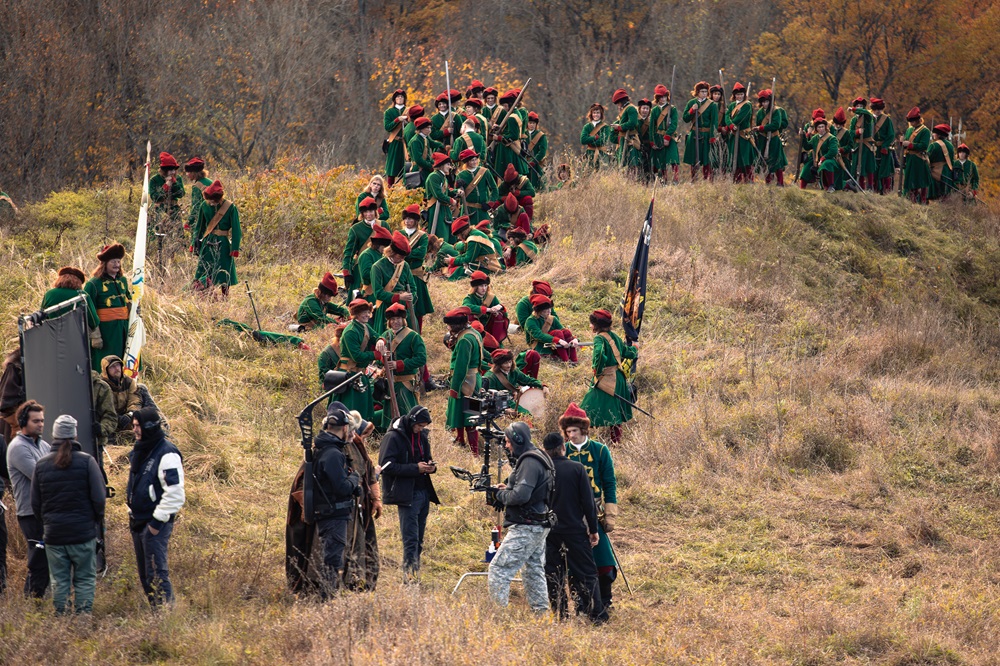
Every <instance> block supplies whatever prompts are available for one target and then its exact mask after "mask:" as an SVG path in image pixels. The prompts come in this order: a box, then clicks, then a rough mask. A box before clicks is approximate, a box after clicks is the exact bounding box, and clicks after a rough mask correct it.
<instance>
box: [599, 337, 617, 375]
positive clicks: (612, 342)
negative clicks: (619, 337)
mask: <svg viewBox="0 0 1000 666" xmlns="http://www.w3.org/2000/svg"><path fill="white" fill-rule="evenodd" d="M599 335H600V337H602V338H604V340H605V342H607V343H608V346H609V347H611V355H612V356H614V357H615V363H617V364H618V367H619V368H620V367H622V355H621V354H620V353H619V352H618V345H616V344H615V340H614V338H612V337H611V334H610V333H608V332H607V331H602V332H601V333H600V334H599Z"/></svg>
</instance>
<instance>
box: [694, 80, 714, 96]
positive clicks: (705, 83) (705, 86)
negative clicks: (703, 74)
mask: <svg viewBox="0 0 1000 666" xmlns="http://www.w3.org/2000/svg"><path fill="white" fill-rule="evenodd" d="M711 89H712V86H710V85H708V81H699V82H698V83H696V84H694V92H695V94H697V92H698V91H699V90H709V91H711Z"/></svg>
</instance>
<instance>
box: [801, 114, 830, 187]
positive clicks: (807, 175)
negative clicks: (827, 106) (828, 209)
mask: <svg viewBox="0 0 1000 666" xmlns="http://www.w3.org/2000/svg"><path fill="white" fill-rule="evenodd" d="M812 128H813V130H814V132H815V134H813V135H812V137H811V138H810V139H809V148H810V150H811V152H812V155H813V159H812V162H811V163H810V164H808V165H803V166H802V173H801V174H800V175H799V187H800V188H802V189H805V188H806V185H808V184H809V183H814V182H816V181H819V183H820V186H821V187H822V188H823V189H824V190H826V191H827V192H833V191H835V188H834V185H835V184H836V181H835V178H834V177H835V175H836V173H837V170H838V169H840V165H839V164H838V162H837V157H838V156H839V154H840V145H839V144H838V143H837V137H835V136H834V135H833V134H830V132H829V126H828V125H827V121H826V118H817V119H816V120H814V121H813V125H812Z"/></svg>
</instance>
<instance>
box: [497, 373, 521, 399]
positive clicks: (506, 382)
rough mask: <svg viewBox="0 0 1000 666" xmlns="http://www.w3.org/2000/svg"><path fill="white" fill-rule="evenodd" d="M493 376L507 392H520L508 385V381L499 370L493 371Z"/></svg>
mask: <svg viewBox="0 0 1000 666" xmlns="http://www.w3.org/2000/svg"><path fill="white" fill-rule="evenodd" d="M493 376H495V377H496V378H497V380H499V382H500V383H501V384H503V387H504V388H505V389H507V390H508V391H510V392H511V393H514V394H517V393H519V392H520V391H519V390H518V388H517V387H516V386H514V385H513V384H511V383H510V379H508V378H507V375H505V374H503V373H502V372H500V371H499V370H494V371H493Z"/></svg>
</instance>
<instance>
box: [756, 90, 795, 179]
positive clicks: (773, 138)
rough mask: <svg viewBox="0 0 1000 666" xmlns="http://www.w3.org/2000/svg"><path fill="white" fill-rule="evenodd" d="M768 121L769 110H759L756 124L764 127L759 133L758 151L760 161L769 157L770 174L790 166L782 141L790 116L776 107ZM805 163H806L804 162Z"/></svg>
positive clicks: (768, 170)
mask: <svg viewBox="0 0 1000 666" xmlns="http://www.w3.org/2000/svg"><path fill="white" fill-rule="evenodd" d="M766 120H768V118H767V109H765V108H759V109H757V115H756V117H755V120H754V124H755V125H756V126H757V127H763V129H762V130H761V131H760V132H758V133H757V150H758V151H760V157H759V158H758V159H764V155H767V165H766V166H767V172H768V173H775V172H777V171H784V169H785V167H786V166H788V158H787V157H785V145H784V144H783V143H782V141H781V132H782V131H783V130H785V129H786V128H787V127H788V114H786V113H785V110H784V109H783V108H781V107H780V106H776V107H774V113H772V114H771V118H770V122H765V121H766ZM768 145H770V148H768ZM803 163H805V162H804V161H803Z"/></svg>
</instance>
